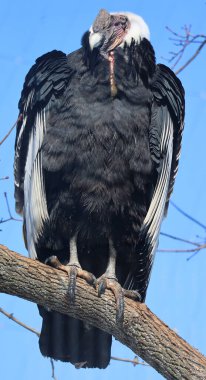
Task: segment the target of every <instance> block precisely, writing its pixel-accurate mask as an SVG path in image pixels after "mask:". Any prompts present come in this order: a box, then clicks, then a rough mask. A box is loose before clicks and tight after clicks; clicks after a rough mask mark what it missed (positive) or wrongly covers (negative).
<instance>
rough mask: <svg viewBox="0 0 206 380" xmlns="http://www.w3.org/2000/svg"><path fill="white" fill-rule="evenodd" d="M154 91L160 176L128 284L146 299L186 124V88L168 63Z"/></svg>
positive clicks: (153, 137) (154, 148) (153, 134)
mask: <svg viewBox="0 0 206 380" xmlns="http://www.w3.org/2000/svg"><path fill="white" fill-rule="evenodd" d="M152 91H153V95H154V101H153V106H152V114H151V124H150V131H149V142H150V152H151V157H152V159H153V161H154V164H155V166H156V170H157V173H158V175H157V181H156V185H155V189H154V193H153V196H152V200H151V203H150V206H149V209H148V211H147V215H146V217H145V219H144V222H143V224H142V227H141V231H140V239H139V244H138V252H137V265H136V268H135V269H133V272H132V271H131V272H130V273H129V275H128V277H127V280H126V283H125V287H128V288H129V289H138V291H139V292H140V294H141V297H142V301H144V299H145V296H146V290H147V286H148V283H149V279H150V273H151V268H152V264H153V260H154V255H155V252H156V249H157V246H158V239H159V233H160V227H161V223H162V219H163V217H164V215H165V214H166V211H167V208H168V203H169V198H170V195H171V193H172V190H173V186H174V181H175V176H176V174H177V170H178V163H179V157H180V150H181V138H182V131H183V126H184V124H183V121H184V90H183V87H182V85H181V82H180V81H179V79H178V78H177V77H176V76H175V75H174V73H173V72H172V71H171V70H170V69H169V68H167V67H166V66H164V65H157V69H156V74H155V76H154V80H153V83H152Z"/></svg>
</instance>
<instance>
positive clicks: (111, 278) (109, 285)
mask: <svg viewBox="0 0 206 380" xmlns="http://www.w3.org/2000/svg"><path fill="white" fill-rule="evenodd" d="M116 259H117V252H116V249H115V248H114V245H113V242H112V239H109V260H108V264H107V268H106V272H105V273H104V274H103V275H102V276H101V277H99V278H98V280H97V285H98V296H99V297H100V296H101V295H102V294H103V293H104V292H105V290H106V289H110V290H111V291H112V292H113V294H114V296H115V300H116V320H117V322H121V321H122V320H123V317H124V296H125V297H128V298H130V299H133V300H135V301H140V299H141V297H140V294H139V293H138V292H137V291H135V290H127V289H123V288H122V287H121V285H120V284H119V283H118V280H117V278H116Z"/></svg>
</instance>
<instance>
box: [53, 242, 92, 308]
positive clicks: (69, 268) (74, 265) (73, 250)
mask: <svg viewBox="0 0 206 380" xmlns="http://www.w3.org/2000/svg"><path fill="white" fill-rule="evenodd" d="M69 245H70V259H69V263H68V264H67V265H63V264H61V263H60V261H59V259H58V258H57V256H50V257H49V258H48V259H47V260H46V264H49V265H51V266H52V267H54V268H56V269H60V270H62V271H64V272H66V273H67V274H68V275H69V298H70V301H71V302H74V299H75V289H76V278H77V277H81V278H83V279H84V280H86V281H87V282H88V284H90V285H95V283H96V279H95V276H94V275H93V274H92V273H90V272H87V271H85V270H83V269H82V267H81V265H80V263H79V259H78V252H77V235H74V236H73V237H72V238H71V239H70V243H69Z"/></svg>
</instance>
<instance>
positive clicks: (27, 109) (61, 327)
mask: <svg viewBox="0 0 206 380" xmlns="http://www.w3.org/2000/svg"><path fill="white" fill-rule="evenodd" d="M19 112H20V118H19V121H18V125H17V135H16V145H15V149H16V154H15V199H16V210H17V212H18V213H20V214H22V215H23V218H24V225H23V230H24V239H25V244H26V247H27V249H28V252H29V255H30V257H32V258H34V259H38V260H40V261H41V262H44V263H47V264H49V265H52V266H54V267H56V268H59V269H60V270H64V271H66V272H67V273H68V276H69V278H70V282H69V297H70V300H71V301H72V302H75V281H76V277H77V276H80V277H82V278H84V279H85V280H86V281H88V282H89V283H90V284H92V285H95V286H96V289H97V291H98V294H99V295H100V296H101V294H102V293H103V292H104V291H105V289H106V288H108V289H110V290H111V291H112V292H113V293H114V297H115V299H116V305H117V320H121V319H122V318H123V306H124V296H127V297H132V298H135V299H137V300H139V301H141V302H144V300H145V296H146V290H147V286H148V282H149V278H150V272H151V268H152V264H153V259H154V254H155V250H156V248H157V245H158V236H159V231H160V226H161V222H162V219H163V217H164V215H165V214H166V212H167V208H168V203H169V198H170V195H171V192H172V190H173V185H174V181H175V176H176V173H177V169H178V161H179V155H180V147H181V137H182V130H183V119H184V90H183V87H182V85H181V82H180V80H179V79H178V78H177V77H176V76H175V75H174V73H173V72H172V71H171V70H170V69H169V68H168V67H166V66H164V65H162V64H158V65H156V63H155V54H154V50H153V48H152V45H151V43H150V42H149V29H148V27H147V25H146V24H145V22H144V21H143V19H142V18H141V17H140V16H137V15H135V14H132V13H127V12H121V13H108V12H107V11H106V10H101V11H100V12H99V14H98V15H97V17H96V19H95V21H94V23H93V25H92V26H91V28H90V29H89V31H87V32H86V33H85V34H84V36H83V38H82V47H81V48H80V49H79V50H76V51H74V52H73V53H71V54H69V55H66V54H64V53H63V52H61V51H56V50H55V51H52V52H50V53H47V54H45V55H43V56H42V57H40V58H38V59H37V60H36V63H35V64H34V66H33V67H32V68H31V70H30V71H29V73H28V74H27V76H26V79H25V84H24V87H23V91H22V94H21V99H20V102H19ZM39 311H40V314H41V316H42V318H43V325H42V331H41V336H40V341H39V344H40V350H41V352H42V354H43V355H44V356H48V357H52V358H54V359H58V360H62V361H68V362H71V363H72V364H75V365H77V366H82V367H98V368H105V367H106V366H107V365H108V364H109V361H110V351H111V340H112V337H111V336H110V335H109V334H107V333H105V332H103V331H101V330H99V329H97V328H95V327H92V326H89V325H88V324H85V323H84V322H82V321H79V320H76V319H73V318H70V317H68V316H65V315H61V314H59V313H57V312H53V311H50V310H47V309H45V308H44V307H41V306H39Z"/></svg>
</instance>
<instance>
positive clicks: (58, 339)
mask: <svg viewBox="0 0 206 380" xmlns="http://www.w3.org/2000/svg"><path fill="white" fill-rule="evenodd" d="M38 307H39V312H40V315H41V316H42V318H43V323H42V330H41V335H40V339H39V347H40V351H41V353H42V355H43V356H47V357H51V358H53V359H55V360H61V361H64V362H71V363H72V364H74V365H76V366H77V367H80V368H81V367H82V368H106V367H107V366H108V364H109V361H110V356H111V344H112V336H111V335H109V334H107V333H105V332H104V331H102V330H99V329H97V328H96V327H93V326H91V325H88V324H86V323H84V322H82V321H79V320H77V319H74V318H71V317H69V316H67V315H63V314H60V313H57V312H54V311H51V312H50V311H47V310H46V309H45V308H44V307H42V306H38Z"/></svg>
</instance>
